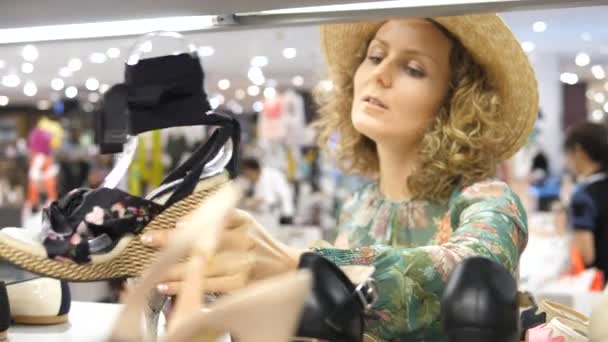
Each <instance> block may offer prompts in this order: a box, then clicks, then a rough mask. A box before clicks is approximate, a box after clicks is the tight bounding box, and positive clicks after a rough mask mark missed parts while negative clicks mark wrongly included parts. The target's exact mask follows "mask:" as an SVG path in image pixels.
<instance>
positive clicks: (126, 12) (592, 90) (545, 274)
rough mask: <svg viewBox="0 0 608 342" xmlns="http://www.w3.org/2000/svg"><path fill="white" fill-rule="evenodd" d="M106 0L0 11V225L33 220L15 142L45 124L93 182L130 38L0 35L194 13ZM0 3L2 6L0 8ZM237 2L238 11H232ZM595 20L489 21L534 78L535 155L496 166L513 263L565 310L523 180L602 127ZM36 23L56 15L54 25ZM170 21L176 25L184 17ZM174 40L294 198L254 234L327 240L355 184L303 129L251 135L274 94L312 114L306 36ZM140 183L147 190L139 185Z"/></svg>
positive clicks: (604, 107) (605, 87) (540, 215)
mask: <svg viewBox="0 0 608 342" xmlns="http://www.w3.org/2000/svg"><path fill="white" fill-rule="evenodd" d="M292 2H293V3H294V4H295V3H297V2H295V1H292ZM119 3H120V2H114V3H113V4H110V5H108V4H106V3H104V5H103V6H101V2H99V3H98V4H96V5H93V6H94V7H92V8H90V9H89V10H87V12H82V13H80V12H78V11H76V12H74V13H71V14H67V13H59V12H56V11H57V9H56V8H49V9H47V8H46V7H47V6H48V5H44V9H43V10H44V11H47V12H46V13H44V12H43V11H41V10H42V8H30V9H28V10H29V11H31V13H33V15H29V13H28V15H24V13H25V12H24V13H17V12H16V10H15V9H14V8H13V9H12V11H13V12H14V13H11V11H10V10H9V11H7V12H4V13H5V14H0V18H2V20H0V219H1V221H0V224H1V225H3V226H10V225H17V226H23V225H31V224H34V225H35V224H36V223H33V222H37V221H32V220H31V219H32V218H28V217H24V215H23V197H24V195H25V188H24V185H25V182H26V177H27V172H28V171H27V162H24V161H25V160H26V157H25V156H26V154H27V144H26V140H27V137H28V134H29V132H30V131H31V130H32V129H33V127H34V126H35V125H36V123H37V121H38V120H39V119H40V118H41V117H47V118H49V119H52V120H54V121H57V122H59V123H60V124H61V126H62V127H63V129H64V139H63V143H62V146H61V148H60V149H58V150H56V151H55V152H54V153H55V159H56V162H57V163H60V164H61V165H62V168H61V169H62V170H64V171H65V170H71V172H76V174H77V173H79V172H80V171H81V170H87V169H88V172H85V174H82V173H80V177H81V179H82V182H81V184H78V186H91V185H96V184H98V183H99V181H100V177H103V175H104V174H105V173H107V172H108V171H109V169H110V168H111V166H112V157H111V156H110V157H104V156H100V155H99V154H98V151H97V149H96V147H95V143H94V140H95V136H94V117H95V112H96V110H98V109H99V106H100V103H101V99H102V97H103V93H104V92H105V91H107V89H109V87H110V86H111V85H113V84H116V83H119V82H122V81H123V72H124V63H125V62H126V61H128V58H129V55H130V51H131V50H132V48H133V46H134V45H135V44H136V40H137V38H138V37H137V36H129V37H113V38H89V39H80V40H65V41H51V42H48V41H41V42H31V43H23V42H19V41H18V39H19V37H17V36H15V35H14V34H12V33H13V32H11V31H6V29H9V28H16V27H29V26H41V25H47V24H57V23H81V22H95V21H110V20H125V19H138V18H143V17H147V18H151V17H159V16H163V17H168V16H174V15H175V16H177V15H184V16H185V15H201V14H204V13H201V11H200V9H199V8H197V7H196V6H197V5H196V4H194V3H192V4H190V6H191V7H190V8H188V6H183V8H182V10H181V12H180V11H177V12H172V13H170V12H165V13H164V14H163V13H162V12H160V11H161V9H160V8H158V7H155V6H149V7H148V9H147V12H146V9H145V8H144V7H142V9H143V10H142V11H136V8H132V6H135V5H134V4H122V3H120V4H119ZM134 3H137V2H134ZM229 3H230V2H229ZM112 5H116V6H119V7H116V8H113V9H112V10H108V9H107V8H106V7H112ZM216 5H217V4H216ZM239 5H240V4H239ZM0 6H1V7H2V9H3V10H4V7H5V5H4V4H3V5H0ZM40 6H42V5H40ZM120 6H123V7H124V8H120ZM210 6H213V5H210ZM217 6H221V5H217ZM243 6H246V3H245V2H243ZM8 7H10V6H7V8H8ZM26 7H27V6H26ZM57 7H58V6H57ZM240 8H242V11H246V10H248V9H247V8H246V7H240ZM118 12H120V14H119V13H118ZM130 13H137V15H136V16H135V15H131V14H130ZM606 13H608V7H583V8H569V9H550V10H547V9H545V10H538V11H525V12H509V13H504V15H503V18H504V19H505V21H506V22H507V23H508V24H509V26H510V27H511V28H512V29H513V30H514V32H515V34H516V35H517V37H518V38H519V39H520V41H521V43H522V46H523V48H524V49H525V50H526V52H527V53H528V55H529V57H530V60H531V61H532V64H533V66H534V68H535V71H536V75H537V78H538V81H539V92H540V105H541V112H542V116H541V118H540V119H539V121H538V124H537V132H538V134H537V136H536V140H535V141H536V142H533V143H531V144H537V145H535V146H534V147H531V145H530V146H527V147H526V148H524V151H522V153H520V154H519V155H518V156H516V157H514V158H513V160H512V161H511V162H510V163H509V164H508V165H509V166H508V172H507V174H508V175H503V177H505V178H506V179H507V180H508V181H509V183H510V184H511V185H512V186H513V187H514V188H515V189H516V190H517V191H518V193H519V195H520V196H521V197H522V198H523V199H524V201H525V203H526V206H527V208H528V212H529V218H530V230H531V236H530V246H534V247H531V248H528V250H527V251H526V254H524V256H523V257H522V262H521V266H520V273H521V276H522V284H523V285H524V286H527V287H528V288H529V289H530V290H532V291H533V292H536V293H547V294H552V295H553V296H554V297H559V296H561V299H562V300H564V301H570V302H569V303H567V304H571V305H573V306H575V307H576V306H577V305H578V306H579V308H580V307H581V306H583V307H584V306H585V305H590V304H588V303H587V304H586V302H585V299H580V298H583V297H584V296H583V295H581V296H579V295H578V293H585V292H587V291H588V289H587V288H585V285H584V279H583V280H581V279H574V278H570V279H567V280H562V279H557V278H558V276H559V275H560V274H562V273H563V272H564V271H565V270H566V269H567V267H568V266H567V264H568V262H569V252H568V229H567V227H563V225H564V224H565V223H564V222H563V218H562V217H561V216H560V214H559V212H558V211H551V210H549V211H546V212H540V211H538V210H537V209H538V208H537V205H536V200H537V199H536V198H535V197H534V194H535V193H536V192H535V190H534V189H533V187H531V184H530V183H531V174H530V169H531V168H530V167H531V158H530V153H533V152H534V151H538V150H540V151H542V152H543V153H544V154H545V155H546V156H547V158H548V161H549V166H550V172H549V173H550V174H549V176H552V177H554V179H557V180H560V181H561V180H564V179H567V177H565V171H564V155H563V149H562V146H563V139H564V134H565V131H566V130H567V128H568V127H570V126H572V125H575V124H577V123H580V122H584V121H593V122H600V123H606V117H607V115H608V114H607V113H608V101H607V100H608V78H607V76H606V72H607V70H608V25H606ZM159 14H162V15H159ZM17 18H19V19H17ZM49 18H51V19H52V18H61V21H59V22H58V21H53V20H51V19H49ZM5 19H6V20H5ZM181 20H182V24H183V23H184V20H185V19H181ZM182 33H183V35H184V37H185V39H186V41H187V42H188V43H191V44H193V45H194V46H196V49H197V50H198V53H199V56H200V58H201V61H202V64H203V69H204V71H205V74H206V76H205V77H206V79H205V88H206V91H207V93H208V94H209V99H210V103H211V104H212V106H213V107H214V108H219V109H224V110H229V111H231V112H233V113H234V114H235V115H236V116H237V117H239V120H240V121H241V122H242V124H243V136H244V142H245V144H244V146H243V149H242V152H243V154H244V155H246V156H251V157H256V158H258V159H259V160H260V161H261V163H262V165H265V166H272V167H275V168H277V169H279V170H281V171H282V172H283V173H284V174H285V176H286V178H288V180H289V181H290V182H291V183H292V184H293V185H294V189H296V188H297V189H298V191H297V193H298V194H299V195H298V196H295V198H294V202H295V206H296V215H295V217H294V224H292V225H289V226H280V225H279V224H278V222H276V223H275V222H273V221H272V219H269V220H266V221H264V222H266V224H267V228H269V230H270V231H271V232H273V233H274V234H275V235H277V236H279V237H281V238H282V239H284V240H286V241H288V242H290V243H294V244H300V245H306V243H307V242H308V241H310V240H313V239H319V238H325V239H331V237H332V236H333V234H334V231H333V228H334V226H335V221H336V215H337V213H338V212H339V207H340V204H341V202H342V201H343V200H344V199H345V198H346V197H347V196H348V194H349V193H350V192H352V191H353V190H354V189H356V187H357V186H360V185H361V184H362V183H361V182H362V181H364V179H361V178H360V177H348V176H346V175H344V174H342V173H341V172H340V171H339V170H338V169H337V168H336V167H335V165H333V164H332V163H331V162H330V161H329V160H328V159H327V158H326V157H325V156H324V155H323V154H322V153H320V152H319V151H318V150H317V149H316V148H315V147H314V140H313V139H312V134H311V132H310V130H308V129H304V128H302V130H301V131H298V132H288V133H289V134H287V135H292V134H293V135H296V136H297V137H298V138H297V139H295V140H296V142H293V141H288V139H287V137H286V136H285V134H283V135H282V136H281V134H279V137H277V136H276V134H275V133H276V132H270V131H265V129H268V130H272V128H271V127H270V128H268V127H266V128H261V129H260V127H258V123H259V118H261V117H263V116H264V115H265V111H266V110H268V108H270V106H271V104H272V103H273V101H276V100H277V99H278V98H281V96H283V94H285V93H286V92H287V91H295V92H296V93H298V94H300V95H303V97H302V100H303V105H304V111H305V112H306V118H307V121H308V122H310V120H312V119H313V118H314V116H315V112H314V106H313V105H312V104H311V97H310V96H311V92H312V90H313V89H315V88H317V89H320V91H322V90H323V89H330V88H331V87H332V84H331V82H329V81H327V80H326V79H325V69H324V65H323V59H322V53H321V50H320V43H319V29H318V26H302V27H295V26H294V27H281V28H270V29H255V30H242V31H239V30H235V31H224V32H203V33H200V32H197V33H189V32H187V31H185V32H182ZM139 43H142V41H141V40H140V41H139ZM150 45H151V46H150V47H149V48H150V49H151V50H153V49H154V48H155V47H154V46H152V44H150ZM180 136H184V137H185V139H186V141H187V142H188V143H195V142H197V141H200V140H201V139H204V138H205V136H206V131H205V130H204V129H201V128H192V129H175V130H166V131H164V132H163V133H161V135H160V141H161V144H162V145H163V146H165V148H164V150H165V151H168V150H167V149H166V146H167V143H168V142H169V140H170V139H172V138H175V137H180ZM265 137H272V138H269V139H266V138H265ZM291 138H293V136H292V137H291ZM144 139H153V138H151V137H145V138H144ZM150 141H152V140H150ZM148 146H150V144H148ZM526 149H528V150H526ZM186 152H187V151H186ZM147 155H148V157H147V160H146V161H144V164H145V163H153V162H154V161H155V162H156V163H157V164H158V163H160V165H162V167H163V168H164V172H167V171H170V170H169V168H168V165H169V160H170V156H169V155H168V153H167V152H162V153H158V154H154V153H152V152H149V153H147ZM75 170H76V171H75ZM66 172H67V171H66ZM156 176H158V175H156ZM137 177H138V176H134V175H131V176H130V178H129V179H130V180H131V181H132V182H134V181H136V180H137V179H139V180H140V181H142V180H141V179H142V177H143V178H145V177H144V176H141V175H139V177H140V178H137ZM152 178H154V177H152ZM156 178H158V177H156ZM156 178H155V179H156ZM60 179H61V175H60ZM129 179H128V180H129ZM128 180H127V182H125V183H124V184H123V186H124V187H125V188H126V189H130V190H133V189H134V188H133V184H128ZM151 182H152V183H153V182H154V181H151ZM150 187H151V188H153V184H150ZM144 188H145V187H142V188H141V189H139V188H138V187H136V190H137V191H140V192H145V191H144V190H145V189H144ZM67 190H69V189H68V188H66V187H64V188H62V191H63V192H65V191H67ZM558 190H560V191H561V193H560V194H557V197H558V198H561V199H562V200H563V201H564V202H565V201H567V195H568V193H569V191H570V190H571V187H568V186H567V184H566V183H565V182H562V187H561V188H560V189H558ZM294 192H295V191H294ZM60 194H61V191H60ZM34 219H36V218H34ZM28 220H29V221H28ZM26 221H27V222H26ZM556 246H559V248H556ZM537 247H538V248H537ZM27 276H28V275H26V274H22V273H19V272H17V271H15V270H14V269H12V268H10V267H8V266H3V267H1V268H0V277H4V278H7V279H15V278H19V277H27ZM72 285H73V290H74V291H73V296H74V299H76V300H90V301H103V300H114V299H113V298H114V297H113V296H112V293H111V292H110V287H109V286H108V284H107V283H95V284H72ZM577 301H579V302H577ZM582 310H584V308H583V309H582Z"/></svg>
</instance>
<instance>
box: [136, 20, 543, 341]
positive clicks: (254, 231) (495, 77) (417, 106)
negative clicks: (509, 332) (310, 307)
mask: <svg viewBox="0 0 608 342" xmlns="http://www.w3.org/2000/svg"><path fill="white" fill-rule="evenodd" d="M322 42H323V48H324V51H325V57H326V60H327V62H328V64H329V68H330V75H331V77H332V79H333V81H334V85H335V86H334V91H333V93H332V94H330V96H329V99H328V100H326V101H322V105H323V106H322V111H321V119H320V121H319V123H318V127H319V129H320V141H321V144H322V145H324V146H327V141H328V139H329V137H330V135H332V134H334V133H338V134H339V136H340V144H339V147H338V149H337V151H336V156H337V158H338V160H339V161H341V162H342V164H343V165H344V166H345V168H346V169H347V170H350V171H355V172H364V173H366V174H368V175H372V176H374V177H375V179H376V181H375V182H373V183H372V184H369V185H366V186H364V187H362V189H361V190H360V191H358V192H357V193H356V194H355V195H354V196H353V197H352V198H351V199H350V200H349V201H348V202H347V203H346V204H345V206H344V210H343V212H342V214H341V216H340V222H339V235H338V238H337V241H336V243H335V246H327V247H324V248H315V249H314V250H315V251H316V252H317V253H320V254H321V255H323V256H325V257H327V258H329V259H330V260H332V261H333V262H335V263H337V264H338V265H352V264H364V265H373V266H375V268H376V271H375V274H374V278H375V279H376V280H377V282H378V289H379V293H380V300H379V301H378V302H377V304H376V305H375V307H374V310H373V312H372V314H371V317H369V319H368V320H367V329H368V332H369V333H370V334H372V335H375V336H376V337H379V338H382V339H384V340H402V341H406V340H407V341H409V340H417V341H421V340H424V341H429V340H440V339H442V334H441V331H440V330H441V329H440V323H439V311H440V303H439V301H440V296H441V294H442V292H443V288H444V285H445V282H446V280H447V278H448V276H449V274H450V272H451V270H452V269H453V268H454V267H455V265H456V264H457V263H458V262H460V261H461V260H463V259H464V258H467V257H470V256H485V257H488V258H490V259H492V260H495V261H497V262H499V263H501V264H502V265H504V266H505V267H507V268H508V269H509V270H510V271H512V272H513V271H515V269H516V268H517V264H518V260H519V256H520V254H521V252H522V251H523V249H524V247H525V245H526V238H527V222H526V221H527V220H526V214H525V212H524V209H523V208H522V206H521V204H520V201H519V199H518V198H517V196H516V195H515V194H514V193H513V192H512V191H511V190H510V189H509V188H508V186H507V185H505V184H504V183H501V182H499V181H493V180H490V179H489V177H492V176H493V175H494V174H495V171H496V166H497V164H498V163H499V162H500V161H501V160H504V159H506V158H508V157H510V156H511V155H512V154H513V153H515V152H516V151H517V150H518V149H519V148H520V147H521V146H522V145H523V144H524V143H525V141H526V140H527V137H528V135H529V134H530V132H531V129H532V126H533V123H534V120H535V118H536V113H537V112H538V95H537V89H536V81H535V79H534V75H533V72H532V69H531V67H530V65H529V62H528V59H527V57H526V55H525V54H524V52H523V51H522V50H521V47H520V46H519V44H518V42H517V41H516V39H515V38H514V37H513V35H512V33H511V32H510V31H509V29H508V28H507V27H506V26H505V24H504V23H503V22H502V21H501V20H500V19H499V18H498V17H497V16H496V15H491V14H488V15H467V16H459V17H449V18H434V19H432V20H431V19H402V20H389V21H386V22H377V23H352V24H339V25H329V26H325V27H323V28H322ZM230 221H231V222H229V227H230V230H229V232H228V233H227V234H226V237H225V238H224V241H223V242H222V246H221V248H220V250H221V252H220V253H219V255H218V256H217V258H215V261H216V262H214V263H213V264H212V267H211V269H212V270H211V272H210V273H209V274H208V277H207V279H206V280H207V285H208V289H211V290H217V291H228V290H231V289H234V288H238V287H241V286H245V285H246V284H247V283H248V282H251V281H255V280H256V279H259V278H262V277H265V276H269V275H273V274H276V273H279V272H285V271H287V270H290V269H293V268H295V267H296V265H297V263H298V259H299V256H300V255H301V253H302V252H303V251H301V250H298V249H294V248H290V247H287V246H282V249H283V250H284V252H285V253H284V254H285V255H288V257H274V256H272V254H271V253H270V251H269V248H268V247H266V246H265V245H263V244H262V243H260V242H258V241H260V240H258V239H255V238H253V239H251V238H250V237H251V236H257V235H259V234H264V230H263V228H261V227H260V226H259V225H258V224H256V223H255V222H254V221H253V220H252V219H251V218H250V217H249V216H248V215H247V214H245V213H243V212H236V213H235V215H234V217H233V218H232V219H231V220H230ZM166 238H167V237H166V236H165V235H151V236H146V237H144V241H146V242H147V243H149V244H150V245H154V246H162V245H164V243H165V241H166ZM244 255H247V256H248V257H247V258H244V257H243V256H244ZM243 260H246V261H243ZM269 260H270V261H269ZM180 271H181V270H176V271H175V274H174V276H173V277H172V278H171V279H168V280H167V282H166V283H163V284H160V285H159V289H160V290H162V291H164V292H165V293H175V292H176V291H177V288H178V287H179V284H180V283H179V279H181V278H182V276H181V274H180Z"/></svg>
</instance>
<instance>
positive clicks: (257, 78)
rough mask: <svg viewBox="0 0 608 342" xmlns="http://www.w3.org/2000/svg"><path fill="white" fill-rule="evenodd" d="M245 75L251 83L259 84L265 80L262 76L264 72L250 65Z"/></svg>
mask: <svg viewBox="0 0 608 342" xmlns="http://www.w3.org/2000/svg"><path fill="white" fill-rule="evenodd" d="M247 77H248V78H249V80H250V81H251V83H253V84H255V85H258V86H261V85H263V84H264V83H265V82H266V78H265V77H264V73H263V72H262V69H260V68H259V67H251V68H249V72H247Z"/></svg>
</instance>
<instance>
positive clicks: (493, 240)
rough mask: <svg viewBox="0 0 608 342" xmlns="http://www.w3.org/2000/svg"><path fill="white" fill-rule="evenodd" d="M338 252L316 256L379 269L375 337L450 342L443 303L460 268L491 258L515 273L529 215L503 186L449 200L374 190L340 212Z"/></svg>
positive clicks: (479, 186)
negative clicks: (395, 196)
mask: <svg viewBox="0 0 608 342" xmlns="http://www.w3.org/2000/svg"><path fill="white" fill-rule="evenodd" d="M339 221H340V222H339V230H338V238H337V240H336V244H335V248H334V247H332V248H316V252H317V253H320V254H321V255H323V256H325V257H326V258H328V259H330V260H331V261H333V262H335V263H336V264H338V265H353V264H356V265H373V266H375V268H376V271H375V273H374V278H375V279H376V281H377V283H378V290H379V293H380V298H379V300H378V302H377V303H376V305H375V306H374V308H373V310H372V311H371V313H370V314H369V315H368V317H367V319H366V324H367V327H366V329H367V333H368V334H370V335H372V336H374V337H376V338H378V339H381V340H384V341H443V340H444V339H445V337H444V336H443V333H442V331H441V323H440V299H441V294H442V292H443V289H444V286H445V283H446V281H447V279H448V276H449V275H450V272H451V271H452V269H454V267H455V266H456V265H457V264H458V263H459V262H460V261H462V260H463V259H465V258H467V257H471V256H484V257H488V258H490V259H492V260H494V261H497V262H499V263H501V264H502V265H504V266H505V267H506V268H507V269H508V270H510V271H511V272H515V269H516V268H517V265H518V261H519V256H520V255H521V253H522V251H523V250H524V248H525V246H526V242H527V236H528V228H527V217H526V213H525V210H524V208H523V206H522V204H521V202H520V200H519V198H518V197H517V195H516V194H515V193H513V191H511V189H510V188H509V187H508V186H507V185H506V184H505V183H503V182H500V181H497V180H487V181H483V182H478V183H476V184H474V185H472V186H469V187H467V188H464V189H457V190H455V191H454V192H453V194H452V196H451V197H450V199H449V200H446V201H444V202H443V203H436V202H428V201H422V200H414V201H390V200H387V199H385V198H384V197H383V196H382V194H381V193H380V191H379V189H378V186H377V185H376V184H375V183H372V184H369V185H366V186H365V187H364V188H362V189H361V190H360V191H358V192H357V193H355V194H354V195H353V197H352V198H350V199H349V200H348V201H347V202H346V203H345V204H344V207H343V209H342V212H341V214H340V219H339Z"/></svg>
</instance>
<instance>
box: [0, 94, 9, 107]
mask: <svg viewBox="0 0 608 342" xmlns="http://www.w3.org/2000/svg"><path fill="white" fill-rule="evenodd" d="M8 101H9V100H8V96H0V106H2V107H4V106H6V105H8Z"/></svg>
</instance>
